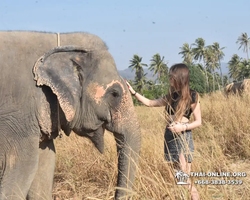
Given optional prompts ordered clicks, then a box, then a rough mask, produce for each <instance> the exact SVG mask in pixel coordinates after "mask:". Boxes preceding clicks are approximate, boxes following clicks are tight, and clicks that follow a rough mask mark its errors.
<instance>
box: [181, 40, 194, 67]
mask: <svg viewBox="0 0 250 200" xmlns="http://www.w3.org/2000/svg"><path fill="white" fill-rule="evenodd" d="M180 49H181V52H179V54H181V55H182V58H183V59H184V60H183V62H184V63H185V64H187V65H191V64H192V63H193V51H192V45H189V44H188V43H184V44H183V46H182V47H180Z"/></svg>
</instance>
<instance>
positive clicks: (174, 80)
mask: <svg viewBox="0 0 250 200" xmlns="http://www.w3.org/2000/svg"><path fill="white" fill-rule="evenodd" d="M169 75H170V81H169V82H170V87H169V92H168V95H167V96H166V99H167V102H168V103H169V104H170V105H173V104H172V103H173V101H178V104H177V107H176V109H175V120H177V121H180V120H181V119H182V117H183V115H184V114H185V112H186V111H187V110H188V109H190V107H191V95H190V87H189V69H188V67H187V66H186V65H185V64H183V63H178V64H175V65H173V66H172V67H171V68H170V70H169ZM174 93H177V94H178V99H174V98H173V95H174ZM171 109H172V108H171Z"/></svg>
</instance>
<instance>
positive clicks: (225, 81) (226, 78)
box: [223, 75, 229, 85]
mask: <svg viewBox="0 0 250 200" xmlns="http://www.w3.org/2000/svg"><path fill="white" fill-rule="evenodd" d="M223 82H224V85H227V84H229V78H228V76H227V75H224V76H223Z"/></svg>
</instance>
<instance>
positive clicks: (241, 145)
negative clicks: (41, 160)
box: [54, 93, 250, 200]
mask: <svg viewBox="0 0 250 200" xmlns="http://www.w3.org/2000/svg"><path fill="white" fill-rule="evenodd" d="M249 102H250V97H248V96H243V97H241V98H240V97H235V96H230V97H229V98H226V97H224V96H223V95H222V94H220V93H217V94H212V95H206V96H204V97H202V98H201V109H202V119H203V121H202V122H203V123H202V126H201V127H200V128H197V129H195V130H194V131H193V138H194V146H195V153H194V161H193V163H192V170H191V171H193V172H246V173H247V174H248V176H249V175H250V162H249V157H250V121H249V119H250V106H249ZM136 111H137V114H138V118H139V121H140V125H141V131H142V148H141V155H140V163H139V166H138V173H137V176H136V181H135V185H134V191H135V195H134V196H133V199H136V200H137V199H138V200H148V199H154V200H160V199H190V195H189V193H188V191H187V190H186V189H184V188H183V187H181V186H178V185H176V183H175V182H174V180H173V179H172V178H171V177H170V173H169V170H172V168H171V166H169V165H167V163H166V162H165V161H164V152H163V150H164V148H163V145H164V143H163V142H164V141H163V135H164V129H165V122H164V121H165V120H164V117H163V108H148V107H136ZM56 149H57V164H56V172H55V184H54V196H56V199H75V200H79V199H106V200H107V199H113V197H114V189H115V184H116V176H117V169H116V168H117V167H116V165H117V156H116V145H115V141H114V138H113V136H112V134H111V133H109V132H106V133H105V153H104V154H103V155H101V154H100V153H99V152H98V151H97V150H96V149H95V148H94V147H93V145H92V144H91V142H90V141H88V140H87V139H85V138H80V137H78V136H76V135H75V134H72V135H71V136H70V137H69V138H68V137H66V136H65V137H63V138H62V139H57V140H56ZM199 179H202V178H198V177H193V178H192V182H194V181H195V180H199ZM203 179H207V180H212V179H215V180H222V179H227V180H229V179H230V180H231V179H236V180H239V179H241V180H242V181H243V184H242V185H197V184H196V188H197V190H198V192H199V195H200V197H201V199H204V200H210V199H216V200H222V199H223V200H229V199H230V200H231V199H232V200H234V199H235V200H236V199H242V200H247V199H250V179H249V177H242V178H241V177H237V178H225V177H221V178H207V177H205V178H203Z"/></svg>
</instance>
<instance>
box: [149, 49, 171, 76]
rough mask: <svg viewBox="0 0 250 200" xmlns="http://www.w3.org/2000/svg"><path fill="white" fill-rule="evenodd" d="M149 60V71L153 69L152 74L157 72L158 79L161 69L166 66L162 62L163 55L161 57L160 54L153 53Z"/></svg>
mask: <svg viewBox="0 0 250 200" xmlns="http://www.w3.org/2000/svg"><path fill="white" fill-rule="evenodd" d="M150 61H151V63H150V67H149V69H150V71H153V70H154V75H155V74H158V79H160V78H161V75H162V73H163V71H164V70H165V68H167V64H166V63H165V62H164V56H163V57H162V58H161V56H160V54H159V53H157V54H155V55H153V57H152V59H151V60H150Z"/></svg>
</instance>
